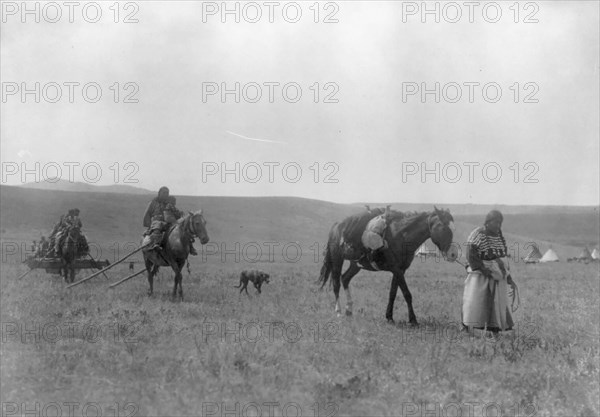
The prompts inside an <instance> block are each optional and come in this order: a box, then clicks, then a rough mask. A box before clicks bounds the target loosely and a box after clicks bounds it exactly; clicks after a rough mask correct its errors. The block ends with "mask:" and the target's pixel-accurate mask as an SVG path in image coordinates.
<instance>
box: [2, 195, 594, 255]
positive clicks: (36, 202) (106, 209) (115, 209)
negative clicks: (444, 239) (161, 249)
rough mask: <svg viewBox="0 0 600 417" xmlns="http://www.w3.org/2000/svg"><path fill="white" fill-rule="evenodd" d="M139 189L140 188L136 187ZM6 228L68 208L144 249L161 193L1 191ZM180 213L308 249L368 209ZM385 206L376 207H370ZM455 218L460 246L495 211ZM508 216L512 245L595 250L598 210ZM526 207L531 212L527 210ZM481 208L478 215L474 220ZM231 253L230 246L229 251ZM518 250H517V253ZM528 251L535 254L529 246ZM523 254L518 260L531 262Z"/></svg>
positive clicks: (96, 228) (197, 199) (320, 206)
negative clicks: (149, 212)
mask: <svg viewBox="0 0 600 417" xmlns="http://www.w3.org/2000/svg"><path fill="white" fill-rule="evenodd" d="M132 188H134V187H132ZM0 195H1V198H0V229H2V238H3V239H9V240H10V239H15V238H17V237H18V236H27V238H28V239H35V238H39V236H40V235H43V234H47V233H49V231H50V229H51V228H52V226H53V225H54V223H55V222H56V221H57V219H58V218H59V217H60V215H61V214H64V213H66V212H67V210H68V209H70V208H74V207H77V208H79V209H80V210H81V213H82V217H83V220H84V230H85V232H86V233H89V236H90V239H92V240H94V241H100V242H113V243H114V242H121V243H124V242H139V239H140V237H141V235H142V233H143V231H144V228H143V226H142V220H143V218H142V217H143V214H144V210H145V209H146V207H147V205H148V202H149V201H150V200H151V199H152V198H153V197H154V195H155V193H148V192H145V193H144V194H132V193H124V192H112V193H107V192H105V191H104V190H103V187H94V188H93V191H92V192H85V191H83V192H72V191H60V190H56V191H55V190H40V189H33V188H31V187H14V186H7V185H0ZM176 197H177V207H178V208H179V209H180V210H185V211H191V210H197V209H200V208H201V209H202V210H203V211H204V213H205V215H206V218H207V221H208V224H209V230H210V236H211V241H212V242H227V244H228V245H230V246H231V245H232V244H234V242H238V243H240V244H242V245H243V244H244V243H245V242H279V243H280V244H281V246H283V245H284V244H285V243H286V242H301V244H302V246H303V247H305V248H310V247H313V248H314V247H315V246H313V245H315V244H316V243H319V244H323V242H325V241H326V239H327V235H328V233H329V229H330V228H331V225H332V224H333V223H334V222H336V221H340V220H341V219H343V218H344V217H346V216H349V215H351V214H356V213H359V212H361V211H364V210H365V207H364V206H358V205H353V204H338V203H333V202H329V201H321V200H314V199H307V198H301V197H275V196H272V197H231V196H229V197H228V196H185V195H177V194H176ZM380 206H384V205H383V204H382V205H376V204H371V207H380ZM419 206H421V207H422V208H418V207H416V205H413V204H402V203H398V204H393V205H392V208H393V209H396V210H419V211H421V210H431V209H432V208H433V204H422V205H419ZM438 207H440V208H441V207H443V208H449V209H450V210H451V212H452V214H453V215H454V219H455V226H456V232H455V241H457V242H460V243H461V244H462V243H464V242H466V238H467V236H468V234H469V233H470V232H471V231H472V230H473V228H475V227H477V226H481V225H482V224H483V220H484V218H485V213H486V212H487V210H488V209H489V208H490V207H492V206H489V207H488V206H479V205H467V204H465V205H445V204H440V205H438ZM500 207H501V210H502V211H503V213H505V216H504V224H503V231H504V232H505V237H506V238H507V239H508V240H509V241H510V242H511V245H514V242H520V244H521V245H524V244H526V243H528V242H536V243H537V244H538V246H539V247H540V248H541V249H542V250H545V249H546V248H547V247H549V246H550V245H553V246H554V248H555V250H557V251H558V253H559V254H561V256H565V257H568V256H575V255H577V254H578V253H579V252H580V251H581V247H583V246H588V247H597V246H598V236H599V231H600V219H599V218H598V208H597V207H576V206H570V207H565V208H560V207H557V206H546V207H540V208H539V210H538V211H537V212H534V213H531V212H530V210H529V209H530V208H531V207H529V208H528V209H527V210H526V211H525V212H524V213H523V212H522V213H513V214H510V212H511V211H512V210H519V207H521V206H500ZM525 207H526V206H525ZM473 209H476V212H478V213H477V214H461V213H471V210H473ZM230 246H228V247H230ZM513 247H514V246H511V248H513ZM525 249H526V250H527V251H529V247H525ZM525 254H526V252H523V254H522V255H520V256H525Z"/></svg>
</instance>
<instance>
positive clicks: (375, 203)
mask: <svg viewBox="0 0 600 417" xmlns="http://www.w3.org/2000/svg"><path fill="white" fill-rule="evenodd" d="M63 181H67V180H63ZM67 182H70V181H67ZM70 183H72V184H77V183H79V184H86V185H89V186H92V187H98V188H101V187H109V186H111V185H121V186H125V187H131V188H135V189H138V190H144V191H147V192H148V195H155V194H156V192H154V191H151V190H148V189H147V188H144V187H140V186H133V185H129V184H111V185H96V184H89V183H85V182H78V181H73V182H70ZM28 184H39V183H36V182H29V183H25V184H20V185H10V184H0V188H1V187H14V188H22V189H25V190H35V191H43V192H57V191H60V192H67V193H94V192H99V193H103V194H121V195H135V196H142V195H146V194H142V193H127V192H111V191H102V190H101V189H99V190H98V191H84V190H50V189H43V188H30V187H26V185H28ZM52 184H55V183H52ZM173 195H175V196H179V197H214V198H298V199H304V200H313V201H322V202H326V203H332V204H340V205H349V206H355V205H363V206H364V205H365V204H369V205H382V204H390V205H399V204H431V205H440V206H442V205H447V206H496V207H503V206H504V207H578V208H600V204H598V205H594V204H579V205H573V204H526V203H523V204H504V203H445V202H439V201H437V202H428V201H425V202H421V201H419V202H410V201H392V202H390V201H387V202H386V201H384V202H381V201H354V202H345V203H342V202H337V201H331V200H322V199H318V198H311V197H303V196H294V195H260V196H257V195H215V194H202V195H194V194H173Z"/></svg>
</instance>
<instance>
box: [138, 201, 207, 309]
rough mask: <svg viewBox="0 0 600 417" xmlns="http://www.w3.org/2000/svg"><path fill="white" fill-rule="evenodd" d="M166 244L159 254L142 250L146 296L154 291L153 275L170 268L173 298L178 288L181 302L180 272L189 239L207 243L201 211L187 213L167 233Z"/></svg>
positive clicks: (187, 250) (186, 255) (188, 252)
mask: <svg viewBox="0 0 600 417" xmlns="http://www.w3.org/2000/svg"><path fill="white" fill-rule="evenodd" d="M167 233H168V236H167V239H166V243H165V245H164V247H163V248H162V249H160V250H159V251H160V252H157V250H146V249H145V250H144V251H143V253H144V263H145V264H146V271H147V272H148V284H150V289H149V290H148V295H152V292H153V291H154V275H156V273H157V272H158V268H159V267H161V266H170V267H171V268H172V269H173V271H174V272H175V285H174V287H173V298H175V296H176V294H177V287H179V297H180V298H181V300H183V289H182V287H181V278H182V276H181V270H182V269H183V266H184V265H185V261H187V258H188V256H189V254H190V238H192V237H198V238H199V239H200V243H202V244H203V245H205V244H206V243H208V233H207V232H206V220H204V217H203V216H202V210H199V211H197V212H195V213H188V214H186V215H185V216H183V217H182V218H181V219H179V220H177V223H175V225H174V226H173V227H172V228H170V229H169V230H168V231H167Z"/></svg>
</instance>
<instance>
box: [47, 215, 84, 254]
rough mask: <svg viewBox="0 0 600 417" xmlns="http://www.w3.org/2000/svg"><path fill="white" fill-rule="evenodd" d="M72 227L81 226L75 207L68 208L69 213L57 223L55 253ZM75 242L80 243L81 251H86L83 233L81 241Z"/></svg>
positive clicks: (78, 227)
mask: <svg viewBox="0 0 600 417" xmlns="http://www.w3.org/2000/svg"><path fill="white" fill-rule="evenodd" d="M74 227H75V228H77V229H81V228H82V227H83V224H82V223H81V219H80V218H79V209H77V208H75V209H71V210H69V213H68V214H67V215H66V216H65V217H64V218H62V222H61V223H60V224H59V225H58V231H57V232H56V236H55V244H54V253H55V254H57V255H59V254H60V248H61V246H62V244H63V241H64V239H65V237H66V236H67V234H68V232H69V230H71V229H72V228H74ZM77 243H78V244H79V245H80V247H81V249H82V250H83V252H87V250H88V245H87V240H86V239H85V237H84V236H83V235H81V242H77Z"/></svg>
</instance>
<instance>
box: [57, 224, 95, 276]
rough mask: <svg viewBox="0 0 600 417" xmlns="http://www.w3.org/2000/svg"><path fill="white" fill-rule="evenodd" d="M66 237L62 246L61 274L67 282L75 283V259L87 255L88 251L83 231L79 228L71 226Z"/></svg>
mask: <svg viewBox="0 0 600 417" xmlns="http://www.w3.org/2000/svg"><path fill="white" fill-rule="evenodd" d="M65 233H66V235H65V237H64V238H63V241H62V244H61V245H60V255H59V257H60V260H61V266H60V269H59V272H60V274H61V276H62V277H63V279H64V280H65V282H68V283H71V282H73V281H75V259H77V258H78V257H80V256H83V255H86V254H87V253H88V252H87V251H88V249H87V248H86V247H84V244H83V236H82V234H81V230H80V229H79V227H77V226H71V227H69V228H68V229H67V230H66V232H65Z"/></svg>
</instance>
